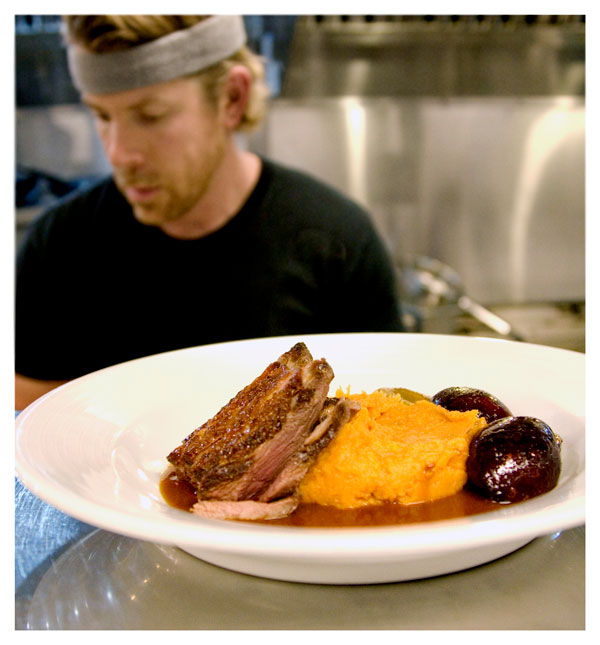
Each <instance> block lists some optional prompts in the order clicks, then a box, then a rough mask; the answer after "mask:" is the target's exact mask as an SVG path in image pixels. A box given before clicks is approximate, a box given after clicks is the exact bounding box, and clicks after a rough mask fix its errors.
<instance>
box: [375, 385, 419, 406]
mask: <svg viewBox="0 0 600 645" xmlns="http://www.w3.org/2000/svg"><path fill="white" fill-rule="evenodd" d="M377 392H383V393H384V394H397V395H398V396H401V397H402V399H403V400H404V401H405V402H406V403H415V401H429V397H428V396H425V395H424V394H421V393H420V392H415V391H414V390H409V389H408V388H405V387H380V388H377Z"/></svg>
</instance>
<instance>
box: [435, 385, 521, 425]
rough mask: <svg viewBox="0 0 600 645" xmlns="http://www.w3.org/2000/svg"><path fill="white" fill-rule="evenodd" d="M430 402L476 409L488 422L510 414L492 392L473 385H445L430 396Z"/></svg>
mask: <svg viewBox="0 0 600 645" xmlns="http://www.w3.org/2000/svg"><path fill="white" fill-rule="evenodd" d="M431 401H432V403H435V404H436V405H441V406H442V407H443V408H446V410H457V411H458V412H467V411H468V410H478V411H479V416H480V417H483V418H484V419H485V420H486V421H487V422H488V423H492V422H493V421H497V420H498V419H503V418H504V417H510V416H512V413H511V412H510V410H509V409H508V408H507V407H506V406H505V405H504V403H502V401H500V399H497V398H496V397H495V396H493V395H492V394H489V393H488V392H484V391H483V390H478V389H477V388H474V387H447V388H445V389H444V390H440V391H439V392H438V393H437V394H434V395H433V396H432V397H431Z"/></svg>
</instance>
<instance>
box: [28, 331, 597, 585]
mask: <svg viewBox="0 0 600 645" xmlns="http://www.w3.org/2000/svg"><path fill="white" fill-rule="evenodd" d="M298 340H303V341H305V342H306V344H307V346H308V348H309V349H310V351H311V352H312V354H313V356H314V357H315V358H320V357H325V358H327V360H328V361H329V362H330V364H331V365H332V367H333V369H334V371H335V374H336V376H335V379H334V381H333V383H332V385H331V392H334V391H335V388H336V387H337V386H341V387H344V388H345V387H347V386H351V388H352V391H361V390H365V391H367V392H369V391H372V390H374V389H376V388H378V387H393V386H398V387H408V388H410V389H413V390H417V391H420V392H423V393H426V394H430V395H431V394H433V393H435V392H436V391H438V390H440V389H442V388H444V387H448V386H451V385H467V386H473V387H479V388H482V389H484V390H487V391H489V392H491V393H493V394H495V395H496V396H497V397H499V398H500V399H501V400H503V401H504V402H505V403H506V404H507V405H508V406H509V407H510V408H511V410H512V412H513V413H514V414H518V415H529V416H536V417H539V418H541V419H543V420H544V421H546V422H547V423H548V424H549V425H550V426H551V427H552V428H553V430H554V431H555V432H556V433H557V434H559V435H560V436H561V437H562V438H563V440H564V442H563V447H562V461H563V468H562V474H561V478H560V481H559V484H558V486H557V487H556V488H555V489H554V490H552V491H551V492H549V493H547V494H545V495H542V496H540V497H537V498H534V499H531V500H528V501H526V502H523V503H521V504H517V505H514V506H506V507H503V508H501V509H500V510H498V511H494V512H492V513H486V514H483V515H475V516H471V517H465V518H460V519H454V520H443V521H439V522H429V523H423V524H414V525H409V526H398V527H379V528H348V529H310V528H299V527H286V526H264V525H249V524H244V523H236V522H227V521H217V520H204V519H200V518H198V517H196V516H194V515H192V514H191V513H185V512H183V511H180V510H177V509H173V508H170V507H169V506H167V504H165V502H164V501H163V499H162V497H161V495H160V493H159V491H158V483H159V478H160V475H161V473H162V471H163V469H164V468H165V466H166V459H165V456H166V455H167V454H168V453H169V452H170V451H171V450H172V449H173V448H174V447H175V446H176V445H178V444H179V442H180V441H181V440H182V439H183V438H184V437H185V436H186V435H187V434H189V432H191V431H192V430H193V429H194V428H196V427H197V426H199V425H201V424H202V423H203V422H204V421H205V420H206V419H208V418H209V417H211V416H212V415H213V414H215V412H217V410H218V409H219V408H220V407H221V406H222V405H223V404H225V403H226V402H227V401H229V399H230V398H231V397H232V396H233V395H235V394H236V393H237V392H238V391H239V390H240V389H242V388H243V387H244V386H245V385H247V384H248V383H249V382H250V381H251V380H252V379H253V378H255V377H256V376H257V375H258V374H260V373H261V372H262V370H263V369H264V368H265V367H266V366H267V365H268V364H269V363H270V362H272V361H273V360H275V359H276V358H277V356H279V355H280V354H281V353H283V352H284V351H286V350H287V349H289V348H290V347H291V346H292V345H293V344H294V343H295V342H296V341H298ZM584 364H585V357H584V355H583V354H579V353H576V352H571V351H567V350H561V349H554V348H549V347H543V346H539V345H527V344H523V343H515V342H510V341H504V340H494V339H488V338H467V337H457V336H442V335H425V334H331V335H326V334H325V335H315V336H303V337H290V336H288V337H283V338H282V337H280V338H270V339H259V340H254V341H239V342H232V343H223V344H218V345H209V346H204V347H198V348H192V349H187V350H181V351H176V352H169V353H166V354H160V355H157V356H152V357H149V358H144V359H139V360H135V361H131V362H128V363H123V364H121V365H117V366H115V367H111V368H107V369H104V370H100V371H98V372H95V373H93V374H89V375H87V376H84V377H82V378H80V379H77V380H75V381H72V382H71V383H68V384H67V385H65V386H62V387H60V388H58V389H56V390H54V391H53V392H50V393H49V394H47V395H46V396H44V397H42V398H41V399H39V400H38V401H37V402H35V403H33V404H32V405H30V406H29V407H28V408H26V409H25V410H24V411H23V412H22V413H21V414H20V415H19V416H18V417H17V420H16V425H17V434H16V464H17V474H18V477H19V478H20V479H21V481H22V482H23V483H24V484H25V485H26V486H27V487H28V488H29V489H30V490H31V491H32V492H33V493H34V494H35V495H37V496H38V497H40V498H42V499H43V500H45V501H46V502H48V503H49V504H52V505H53V506H55V507H56V508H58V509H60V510H62V511H64V512H65V513H67V514H69V515H71V516H73V517H75V518H77V519H80V520H82V521H84V522H88V523H90V524H93V525H95V526H98V527H100V528H103V529H107V530H109V531H113V532H116V533H120V534H123V535H127V536H131V537H135V538H140V539H142V540H147V541H151V542H155V543H162V544H172V545H177V546H179V547H181V548H182V549H184V550H185V551H187V552H189V553H191V554H192V555H195V556H197V557H199V558H201V559H203V560H206V561H207V562H211V563H213V564H217V565H220V566H222V567H226V568H229V569H233V570H236V571H240V572H243V573H249V574H253V575H258V576H263V577H268V578H275V579H282V580H289V581H298V582H312V583H328V584H358V583H376V582H391V581H400V580H410V579H415V578H423V577H428V576H434V575H439V574H444V573H450V572H453V571H458V570H461V569H465V568H468V567H472V566H475V565H479V564H482V563H485V562H489V561H491V560H493V559H495V558H498V557H500V556H502V555H505V554H507V553H510V552H511V551H514V550H515V549H517V548H519V547H521V546H523V545H524V544H526V543H527V542H529V541H531V540H532V539H533V538H535V537H538V536H542V535H547V534H550V533H553V532H555V531H560V530H562V529H568V528H572V527H575V526H579V525H581V524H583V523H584V521H585V516H584V493H585V489H584V479H585V447H584V424H585V419H584V378H585V376H584V375H585V368H584Z"/></svg>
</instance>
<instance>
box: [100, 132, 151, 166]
mask: <svg viewBox="0 0 600 645" xmlns="http://www.w3.org/2000/svg"><path fill="white" fill-rule="evenodd" d="M141 145H142V142H141V141H140V140H139V137H137V136H136V135H135V133H134V132H133V131H132V129H131V128H128V127H127V126H126V125H123V124H120V123H118V122H117V121H113V122H111V123H110V124H109V125H108V127H107V129H106V132H105V136H104V148H105V150H106V156H107V157H108V161H109V162H110V164H111V165H112V166H113V167H115V168H124V167H131V166H136V165H139V164H140V163H141V162H142V160H143V153H142V147H141Z"/></svg>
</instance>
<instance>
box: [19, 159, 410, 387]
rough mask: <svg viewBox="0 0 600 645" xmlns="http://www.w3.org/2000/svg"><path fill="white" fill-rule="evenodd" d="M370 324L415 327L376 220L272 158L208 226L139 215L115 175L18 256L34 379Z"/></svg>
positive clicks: (26, 353) (23, 357)
mask: <svg viewBox="0 0 600 645" xmlns="http://www.w3.org/2000/svg"><path fill="white" fill-rule="evenodd" d="M360 331H402V326H401V321H400V313H399V308H398V305H397V302H396V294H395V287H394V273H393V268H392V265H391V263H390V259H389V257H388V255H387V253H386V251H385V248H384V246H383V245H382V243H381V240H380V239H379V237H378V236H377V234H376V232H375V230H374V228H373V226H372V224H371V222H370V219H369V217H368V216H367V215H366V213H364V211H363V210H362V209H360V208H359V207H358V206H357V205H356V204H354V203H353V202H351V201H350V200H348V199H347V198H345V197H343V196H342V195H340V194H339V193H338V192H337V191H335V190H333V189H331V188H329V187H327V186H324V185H323V184H321V183H320V182H317V181H315V180H314V179H313V178H311V177H309V176H307V175H305V174H303V173H300V172H297V171H293V170H291V169H287V168H283V167H282V166H279V165H276V164H274V163H272V162H270V161H268V160H263V170H262V173H261V176H260V179H259V181H258V184H257V185H256V188H255V189H254V191H253V192H252V194H251V195H250V197H249V198H248V200H247V202H246V203H245V204H244V206H243V207H242V208H241V210H240V211H239V213H237V215H236V216H235V217H234V218H233V219H231V220H230V221H229V222H228V223H227V224H226V225H225V226H223V227H222V228H221V229H219V230H217V231H216V232H214V233H212V234H211V235H208V236H206V237H203V238H200V239H197V240H178V239H175V238H172V237H169V236H167V235H165V234H164V233H162V231H161V230H160V229H158V228H156V227H151V226H146V225H143V224H140V223H139V222H138V221H137V220H136V219H135V218H134V217H133V214H132V212H131V209H130V207H129V205H128V204H127V202H126V201H125V199H124V198H123V197H122V195H121V194H120V193H119V191H118V190H117V188H116V187H115V185H114V183H113V181H112V179H107V180H104V181H102V182H101V183H99V184H98V185H96V186H94V187H93V188H91V189H88V190H87V191H85V192H83V193H81V194H78V195H77V196H75V197H71V198H69V199H67V200H66V201H64V202H63V203H61V204H59V205H57V206H56V207H54V208H53V209H52V210H51V211H49V212H48V213H46V214H44V215H43V216H41V217H40V218H39V219H38V220H37V221H36V222H35V223H34V224H33V225H32V226H31V228H30V230H29V231H28V234H27V237H26V238H25V240H24V243H23V245H22V246H21V248H20V250H19V254H18V261H17V283H16V330H15V332H16V333H15V335H16V349H15V351H16V371H17V372H18V373H20V374H23V375H25V376H30V377H33V378H40V379H70V378H75V377H77V376H80V375H82V374H85V373H88V372H91V371H94V370H97V369H100V368H102V367H106V366H109V365H114V364H116V363H120V362H123V361H126V360H130V359H133V358H138V357H141V356H148V355H151V354H156V353H159V352H164V351H169V350H173V349H180V348H184V347H192V346H196V345H204V344H208V343H215V342H221V341H228V340H237V339H244V338H259V337H265V336H279V335H287V334H311V333H327V332H360Z"/></svg>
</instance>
